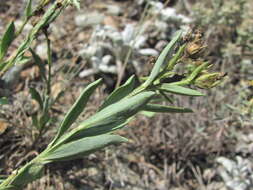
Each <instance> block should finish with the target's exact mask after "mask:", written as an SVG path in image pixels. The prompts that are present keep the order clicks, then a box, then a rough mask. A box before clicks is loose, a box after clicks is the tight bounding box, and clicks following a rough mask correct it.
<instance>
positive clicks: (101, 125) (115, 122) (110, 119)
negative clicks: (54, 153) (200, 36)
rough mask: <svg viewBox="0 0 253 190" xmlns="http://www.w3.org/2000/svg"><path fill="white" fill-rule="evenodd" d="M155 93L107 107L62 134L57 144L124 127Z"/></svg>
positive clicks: (141, 94)
mask: <svg viewBox="0 0 253 190" xmlns="http://www.w3.org/2000/svg"><path fill="white" fill-rule="evenodd" d="M154 95H155V93H154V92H142V93H140V94H137V95H135V96H133V97H130V98H126V99H123V100H121V101H119V102H117V103H115V104H112V105H110V106H108V107H106V108H105V109H103V110H101V111H99V112H97V113H96V114H95V115H93V116H91V117H90V118H89V119H87V120H85V121H84V122H82V123H81V124H80V125H79V126H78V127H77V128H75V129H74V130H72V131H71V132H69V133H68V134H66V135H65V136H62V138H61V139H59V141H58V142H57V145H59V144H62V143H66V142H70V141H74V140H77V139H80V138H84V137H88V136H94V135H100V134H104V133H109V132H112V131H114V130H116V129H119V128H121V127H123V126H124V125H125V124H127V122H128V121H129V119H130V118H131V117H133V116H134V115H135V114H136V113H137V112H139V111H141V110H142V108H143V106H144V105H145V104H147V103H148V101H149V100H150V99H151V97H153V96H154Z"/></svg>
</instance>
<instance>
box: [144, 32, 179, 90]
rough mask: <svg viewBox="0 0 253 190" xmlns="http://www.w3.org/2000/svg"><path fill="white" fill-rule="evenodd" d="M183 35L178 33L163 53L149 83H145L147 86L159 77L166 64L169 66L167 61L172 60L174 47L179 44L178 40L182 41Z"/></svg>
mask: <svg viewBox="0 0 253 190" xmlns="http://www.w3.org/2000/svg"><path fill="white" fill-rule="evenodd" d="M181 35H182V31H178V32H177V33H176V35H175V37H174V38H173V39H172V40H171V41H170V43H169V44H168V45H167V46H166V47H165V48H164V49H163V51H162V53H161V54H160V55H159V57H158V59H157V61H156V63H155V66H154V68H153V69H152V71H151V74H150V75H149V77H148V79H147V81H146V82H145V85H146V86H148V85H150V84H151V83H152V82H153V81H154V80H155V79H156V77H157V75H158V74H159V73H160V71H161V68H162V67H163V66H164V63H166V64H167V60H168V59H170V58H171V56H172V53H173V52H174V47H175V45H176V44H177V42H178V40H179V39H180V37H181Z"/></svg>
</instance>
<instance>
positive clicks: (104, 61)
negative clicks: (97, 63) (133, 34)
mask: <svg viewBox="0 0 253 190" xmlns="http://www.w3.org/2000/svg"><path fill="white" fill-rule="evenodd" d="M112 61H113V57H112V56H111V55H105V56H104V57H103V58H102V64H104V65H109V64H110V63H112Z"/></svg>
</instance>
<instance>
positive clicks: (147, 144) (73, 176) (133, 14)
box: [0, 0, 253, 190]
mask: <svg viewBox="0 0 253 190" xmlns="http://www.w3.org/2000/svg"><path fill="white" fill-rule="evenodd" d="M137 2H138V1H130V0H125V1H123V0H122V1H120V0H118V1H109V0H108V1H104V2H102V1H89V0H87V1H83V2H82V3H81V10H80V11H79V12H78V11H76V9H75V8H72V7H71V8H68V9H67V10H66V11H65V12H64V13H63V14H62V15H61V16H60V17H59V18H58V19H57V20H56V22H55V23H54V25H53V26H52V29H51V33H50V38H51V40H52V44H53V59H54V60H53V61H54V64H53V68H52V69H53V74H54V76H53V79H52V83H53V84H52V85H53V91H52V94H53V95H55V96H56V95H57V94H58V93H59V92H60V91H62V90H64V92H65V93H64V95H63V96H62V97H61V98H60V99H59V101H58V102H57V103H56V104H55V105H54V106H53V107H52V109H51V113H50V114H52V116H53V122H52V123H51V124H50V126H47V127H48V129H47V130H46V132H45V133H44V134H43V135H42V136H41V137H40V138H39V139H38V140H35V139H36V138H35V137H36V135H37V131H36V129H35V128H33V127H32V125H31V122H32V121H31V116H32V114H33V113H34V112H36V110H37V107H38V105H37V104H36V102H33V101H31V98H30V97H29V87H36V88H37V89H42V86H43V82H42V81H41V77H40V76H39V72H38V68H37V67H36V66H34V64H32V63H30V64H27V65H26V66H25V67H24V68H23V69H22V71H21V72H20V78H19V80H18V82H15V84H13V85H12V87H11V88H10V89H8V92H5V93H7V94H8V95H9V98H10V99H11V105H12V106H4V107H2V108H1V111H0V173H1V174H10V173H11V172H12V171H13V170H14V169H16V168H19V167H20V166H21V165H23V164H24V163H25V162H27V161H28V160H30V159H32V158H33V157H34V156H36V155H37V154H38V152H40V151H41V150H43V149H44V148H45V147H46V145H47V143H48V142H49V141H50V139H51V138H52V137H53V134H54V133H55V131H56V127H57V126H58V124H59V120H60V119H61V117H62V114H63V113H65V112H66V110H68V109H69V108H70V106H71V105H72V104H73V102H74V100H75V99H76V98H77V97H78V95H79V94H80V91H81V89H82V88H83V86H86V84H88V83H90V82H91V81H94V79H97V78H99V77H103V78H104V80H105V84H104V85H103V87H102V88H100V89H99V90H97V92H96V93H95V96H93V97H92V100H91V101H90V102H89V105H88V109H87V110H86V112H85V114H83V115H82V118H80V121H81V120H83V118H87V117H88V116H90V115H91V114H93V113H94V112H95V111H96V107H98V105H100V103H101V101H102V100H103V99H104V97H106V95H107V94H108V92H110V91H111V90H112V88H113V86H114V85H115V83H116V80H117V77H118V75H117V74H107V73H103V72H99V73H96V74H94V75H89V76H87V77H85V78H80V77H78V73H79V71H80V70H85V69H89V68H90V67H91V65H90V64H91V63H89V62H88V61H87V60H86V59H85V58H84V57H82V56H80V54H79V51H80V49H82V48H83V46H85V44H89V43H90V41H91V36H92V32H93V27H86V28H83V27H81V26H76V25H75V23H74V19H75V17H76V16H77V15H78V14H81V13H85V12H91V11H98V12H102V13H104V15H105V18H104V19H103V21H102V23H101V24H102V25H109V26H113V27H116V28H117V29H118V30H123V28H124V26H125V25H126V23H135V24H136V23H139V22H140V17H141V13H142V12H143V10H144V6H143V5H138V3H137ZM168 2H170V3H168V4H167V6H168V7H173V8H176V9H177V11H178V12H179V13H182V14H184V15H186V16H189V17H191V18H192V19H193V21H192V23H191V24H190V25H191V27H192V28H201V30H202V31H203V32H204V34H205V36H204V37H205V41H206V45H207V50H208V52H207V53H206V57H207V58H208V59H209V60H211V62H212V63H214V70H217V71H221V72H224V73H228V77H227V78H226V80H225V81H224V82H223V83H222V84H221V85H220V86H218V87H216V88H214V89H212V90H210V91H208V92H207V91H205V93H206V94H207V96H205V97H201V98H197V99H195V98H190V97H180V99H178V100H177V104H178V105H183V106H186V107H191V108H193V110H194V111H195V112H194V113H192V114H156V115H154V116H144V115H138V117H137V118H136V119H135V120H134V121H132V122H131V123H130V124H129V126H128V127H127V128H126V129H124V130H121V131H118V133H119V134H121V135H123V136H125V137H128V138H129V139H130V142H129V143H125V144H122V145H120V146H117V147H114V146H113V147H112V146H111V147H109V148H107V149H106V150H104V151H100V152H97V153H96V154H92V155H90V156H88V157H86V158H84V159H79V160H74V161H69V162H58V163H57V164H53V165H49V166H48V167H47V169H46V171H45V172H46V175H45V176H44V177H43V178H41V179H40V180H38V181H36V182H34V183H32V184H29V185H28V186H27V188H26V189H28V190H30V189H38V190H39V189H41V190H42V189H57V190H58V189H59V190H63V189H69V190H70V189H73V190H76V189H83V190H102V189H108V190H109V189H112V190H120V189H124V190H144V189H145V190H146V189H150V190H167V189H172V190H181V189H182V190H190V189H199V190H200V189H201V190H202V189H209V190H215V189H217V190H218V189H227V187H226V186H225V183H224V181H223V180H222V177H221V176H222V175H221V172H220V171H221V170H222V169H221V168H222V167H221V166H220V165H219V164H218V162H217V161H216V159H217V158H218V157H226V158H229V159H231V160H235V158H236V156H240V157H242V158H244V159H247V160H249V161H250V162H251V167H253V166H252V165H253V164H252V163H253V160H252V151H253V138H252V136H253V121H252V120H253V98H252V97H253V90H252V89H253V82H252V81H253V70H252V66H253V38H252V36H253V28H252V26H253V17H252V16H253V15H252V11H251V10H252V8H253V3H252V2H251V0H231V1H218V0H217V1H215V0H205V1H189V0H181V1H178V2H176V1H175V2H173V1H168ZM212 3H214V4H212ZM108 4H110V5H111V4H112V5H117V6H118V7H120V8H121V9H122V10H123V11H122V12H121V13H120V14H119V15H111V14H109V13H107V9H106V5H108ZM22 7H23V5H22V1H19V0H9V1H0V32H1V34H2V32H3V29H4V27H5V26H6V24H7V23H8V21H10V20H12V19H17V20H18V19H19V18H21V16H22ZM152 18H153V19H154V17H152ZM169 27H170V28H173V27H175V28H180V23H173V24H169ZM169 30H170V31H172V30H173V29H169ZM148 32H150V33H148V37H149V39H148V43H147V45H148V46H149V47H153V46H154V44H156V40H157V39H160V38H159V37H156V36H155V37H154V34H153V33H154V31H152V30H151V29H150V31H148ZM168 34H170V32H168ZM156 35H159V34H156ZM156 38H157V39H156ZM21 39H22V36H21V37H20V39H17V41H15V43H14V45H13V47H11V48H13V49H14V48H15V46H18V45H17V44H18V43H19V40H21ZM38 39H39V40H38V42H37V43H38V44H40V42H41V41H43V37H42V36H40V37H39V38H38ZM38 44H34V46H36V45H38ZM147 45H146V46H147ZM11 50H12V49H10V51H11ZM133 56H135V55H133ZM138 59H139V60H142V61H144V62H145V63H146V65H145V66H144V67H141V68H143V69H142V70H140V71H136V70H135V71H134V72H135V73H137V74H138V75H139V76H141V75H142V74H143V73H145V72H147V71H148V69H149V68H151V65H150V64H148V61H147V59H148V58H147V56H142V57H141V58H138ZM133 70H134V69H133V68H132V67H131V66H127V68H126V70H125V75H124V79H123V80H125V79H126V78H127V77H128V76H129V75H131V73H132V72H133ZM76 73H77V74H76ZM113 80H114V81H113ZM0 90H1V91H0V95H1V92H3V89H1V81H0ZM13 105H14V106H13ZM251 180H252V179H251ZM252 188H253V187H252V186H251V187H249V188H248V189H252ZM245 190H246V189H245Z"/></svg>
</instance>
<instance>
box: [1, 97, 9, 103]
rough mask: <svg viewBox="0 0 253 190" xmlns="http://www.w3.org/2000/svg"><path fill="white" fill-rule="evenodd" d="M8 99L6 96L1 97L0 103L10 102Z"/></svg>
mask: <svg viewBox="0 0 253 190" xmlns="http://www.w3.org/2000/svg"><path fill="white" fill-rule="evenodd" d="M8 103H9V102H8V99H7V98H6V97H2V98H0V105H4V104H8Z"/></svg>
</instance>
